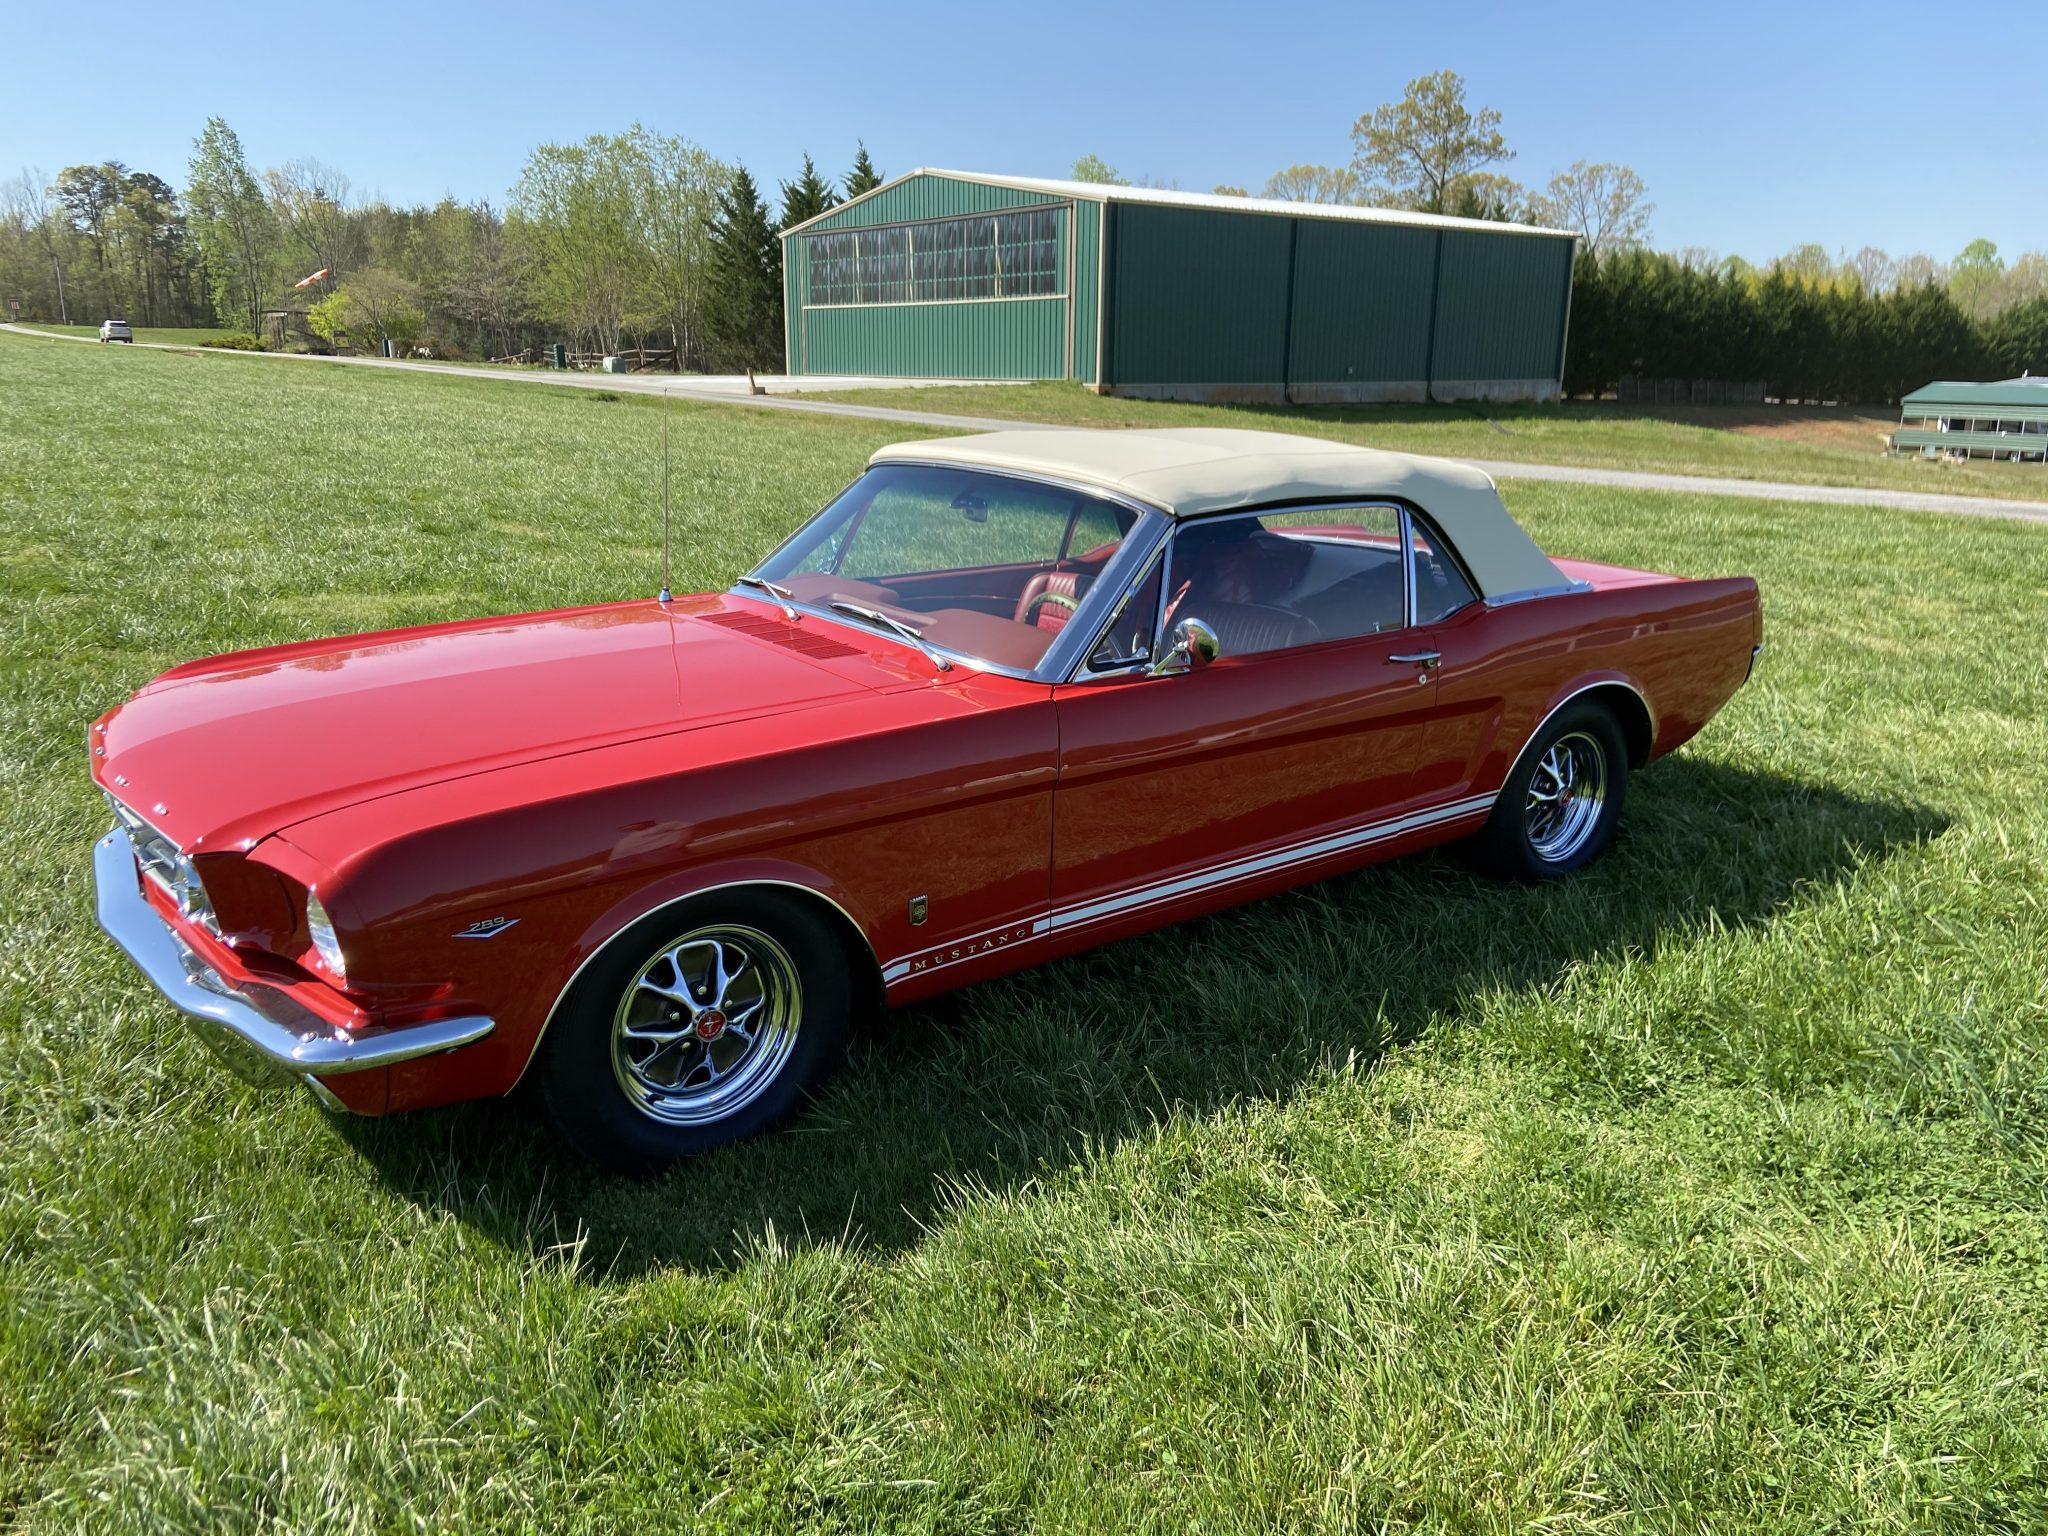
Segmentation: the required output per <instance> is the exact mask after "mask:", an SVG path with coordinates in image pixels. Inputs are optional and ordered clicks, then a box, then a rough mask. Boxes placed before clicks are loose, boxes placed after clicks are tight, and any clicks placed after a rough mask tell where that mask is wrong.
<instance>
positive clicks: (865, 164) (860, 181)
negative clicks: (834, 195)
mask: <svg viewBox="0 0 2048 1536" xmlns="http://www.w3.org/2000/svg"><path fill="white" fill-rule="evenodd" d="M881 184H882V173H881V172H880V171H878V170H876V169H875V162H874V161H872V160H870V159H869V158H868V146H867V143H866V141H862V143H861V145H860V148H859V150H858V152H857V153H856V154H855V155H854V157H853V169H852V170H851V171H849V172H847V175H846V195H847V196H848V197H849V198H855V197H859V196H860V195H861V193H863V192H872V191H874V189H875V188H876V187H879V186H880V185H881Z"/></svg>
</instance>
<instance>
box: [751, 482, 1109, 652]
mask: <svg viewBox="0 0 2048 1536" xmlns="http://www.w3.org/2000/svg"><path fill="white" fill-rule="evenodd" d="M1138 522H1139V514H1138V513H1137V512H1134V511H1132V510H1131V509H1130V508H1128V507H1124V506H1119V505H1118V504H1117V503H1115V502H1112V501H1105V500H1103V499H1101V498H1099V497H1095V496H1091V495H1089V494H1088V493H1086V492H1085V491H1076V490H1068V489H1065V488H1063V487H1060V486H1055V485H1047V484H1045V483H1043V482H1040V481H1035V480H1023V479H1017V478H1013V477H1011V476H1008V475H998V474H991V473H988V472H986V471H982V470H971V469H949V468H941V467H939V466H936V465H925V464H882V465H877V466H876V467H875V468H873V469H870V470H869V471H868V472H867V473H866V474H865V475H863V476H861V478H860V479H859V480H857V481H855V482H854V483H853V485H852V486H850V487H849V488H848V489H847V490H846V492H845V493H844V494H843V495H841V496H840V497H839V498H838V500H836V501H834V502H833V503H832V504H831V505H830V506H828V507H826V508H825V510H824V511H822V512H820V513H819V514H818V515H817V516H816V517H814V518H812V519H811V521H810V522H809V523H807V524H805V525H804V526H803V527H802V528H801V529H799V530H798V531H797V533H796V536H795V537H794V538H792V539H790V541H789V542H788V543H787V544H784V545H783V546H782V548H781V549H779V550H777V551H776V552H775V553H774V554H773V555H771V556H769V557H768V559H767V560H766V561H765V562H763V563H762V564H761V565H760V566H759V567H758V568H757V569H756V570H755V571H754V573H753V574H754V575H755V576H757V577H760V578H763V579H765V580H768V581H772V582H774V583H775V584H776V585H777V586H778V587H780V588H782V589H783V590H786V591H787V592H788V593H789V595H790V598H791V600H792V601H794V602H797V603H799V604H802V605H803V606H804V607H806V608H811V609H815V610H818V611H820V612H825V613H831V614H835V615H836V617H838V618H839V619H840V620H841V621H842V622H849V623H854V624H856V625H858V624H861V623H863V622H867V623H868V625H869V627H873V628H884V629H886V625H883V624H877V623H874V622H872V621H863V620H862V619H861V618H859V617H858V616H857V615H851V614H848V613H846V612H845V611H844V608H842V609H839V610H835V609H834V608H833V605H834V604H835V603H836V604H841V605H850V606H851V607H853V608H859V609H867V610H870V611H871V613H873V614H880V615H885V616H886V617H887V618H888V619H892V620H895V621H896V622H897V623H899V624H903V625H908V626H909V627H910V628H911V629H913V630H914V631H915V632H916V635H917V637H918V638H919V639H920V640H922V641H923V642H924V643H925V644H926V645H928V646H932V647H935V648H937V649H938V650H940V651H944V652H948V653H950V654H952V655H955V656H959V657H963V658H966V659H968V660H970V661H977V662H983V663H987V664H989V665H992V666H996V667H1000V668H1004V669H1007V670H1012V671H1018V672H1029V671H1032V670H1034V669H1035V668H1036V667H1037V666H1038V665H1039V663H1040V662H1042V661H1043V660H1044V659H1045V654H1046V652H1047V651H1048V650H1049V649H1050V648H1051V647H1052V644H1053V642H1054V641H1055V640H1056V639H1057V638H1058V637H1059V634H1060V631H1061V630H1062V629H1064V628H1065V627H1066V626H1067V623H1068V621H1069V620H1071V619H1072V618H1073V617H1074V615H1075V613H1076V612H1077V611H1078V610H1079V609H1080V607H1081V605H1082V604H1083V603H1084V602H1086V601H1087V599H1088V594H1089V593H1090V591H1091V590H1093V588H1094V587H1095V584H1096V583H1097V582H1098V581H1099V580H1100V579H1101V577H1102V574H1103V572H1104V570H1105V569H1107V567H1108V566H1109V563H1110V561H1111V560H1112V559H1113V558H1114V557H1115V556H1116V554H1117V552H1118V551H1119V550H1120V549H1122V547H1123V544H1124V540H1125V539H1126V538H1127V537H1128V536H1129V534H1130V533H1131V531H1132V529H1133V528H1135V527H1136V526H1137V524H1138Z"/></svg>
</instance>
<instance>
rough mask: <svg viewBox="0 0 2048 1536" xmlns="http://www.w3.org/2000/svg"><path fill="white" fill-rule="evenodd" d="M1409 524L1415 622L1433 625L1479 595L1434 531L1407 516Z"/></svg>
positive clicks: (1475, 599) (1476, 598)
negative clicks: (1412, 559) (1412, 531)
mask: <svg viewBox="0 0 2048 1536" xmlns="http://www.w3.org/2000/svg"><path fill="white" fill-rule="evenodd" d="M1410 526H1411V527H1412V528H1413V529H1414V531H1415V532H1414V541H1413V544H1412V548H1413V550H1414V553H1415V622H1416V623H1418V624H1434V623H1436V622H1437V620H1439V619H1447V618H1449V617H1450V616H1451V615H1452V614H1454V613H1456V612H1457V611H1458V610H1459V609H1460V608H1462V607H1464V606H1465V605H1466V604H1467V603H1472V602H1477V601H1478V600H1479V594H1478V593H1476V592H1474V591H1473V590H1472V584H1471V583H1470V582H1469V581H1467V580H1466V579H1465V573H1464V572H1463V571H1461V570H1459V569H1458V562H1457V561H1455V560H1453V559H1452V558H1451V556H1450V552H1449V551H1448V550H1446V549H1445V548H1444V545H1443V540H1442V538H1441V537H1440V536H1439V535H1438V534H1437V532H1436V530H1434V529H1432V528H1428V527H1425V526H1424V524H1423V523H1422V522H1421V520H1420V519H1410Z"/></svg>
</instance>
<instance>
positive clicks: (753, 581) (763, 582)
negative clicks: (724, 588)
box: [733, 576, 802, 624]
mask: <svg viewBox="0 0 2048 1536" xmlns="http://www.w3.org/2000/svg"><path fill="white" fill-rule="evenodd" d="M733 585H734V586H736V587H759V588H760V589H761V590H762V591H763V592H766V593H767V594H768V595H769V596H770V597H772V598H774V599H775V601H776V605H777V606H778V607H780V608H781V609H782V616H783V617H784V618H785V619H787V620H789V622H790V623H792V624H795V623H797V622H799V620H800V619H801V618H802V615H801V614H799V613H798V612H797V611H796V608H795V606H794V605H793V604H792V603H791V602H790V599H791V598H792V597H795V596H796V594H795V593H794V592H792V591H790V590H789V588H787V587H785V586H780V585H778V584H777V583H775V582H772V581H770V580H769V579H768V578H767V577H765V576H741V577H738V578H737V579H735V580H734V582H733Z"/></svg>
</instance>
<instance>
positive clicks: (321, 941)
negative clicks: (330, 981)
mask: <svg viewBox="0 0 2048 1536" xmlns="http://www.w3.org/2000/svg"><path fill="white" fill-rule="evenodd" d="M306 932H307V933H308V934H309V935H310V936H311V937H312V940H313V951H314V953H315V954H317V955H319V957H320V963H321V964H322V965H324V966H326V967H327V969H328V970H330V971H332V972H333V973H334V979H335V980H336V981H346V980H348V967H347V965H346V964H344V963H343V961H342V958H341V940H340V939H338V938H336V937H335V936H334V919H333V918H331V917H329V916H328V915H327V909H326V908H325V907H323V906H322V905H321V904H320V898H319V897H318V896H316V895H313V894H312V893H310V892H309V893H308V894H307V896H306Z"/></svg>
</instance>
